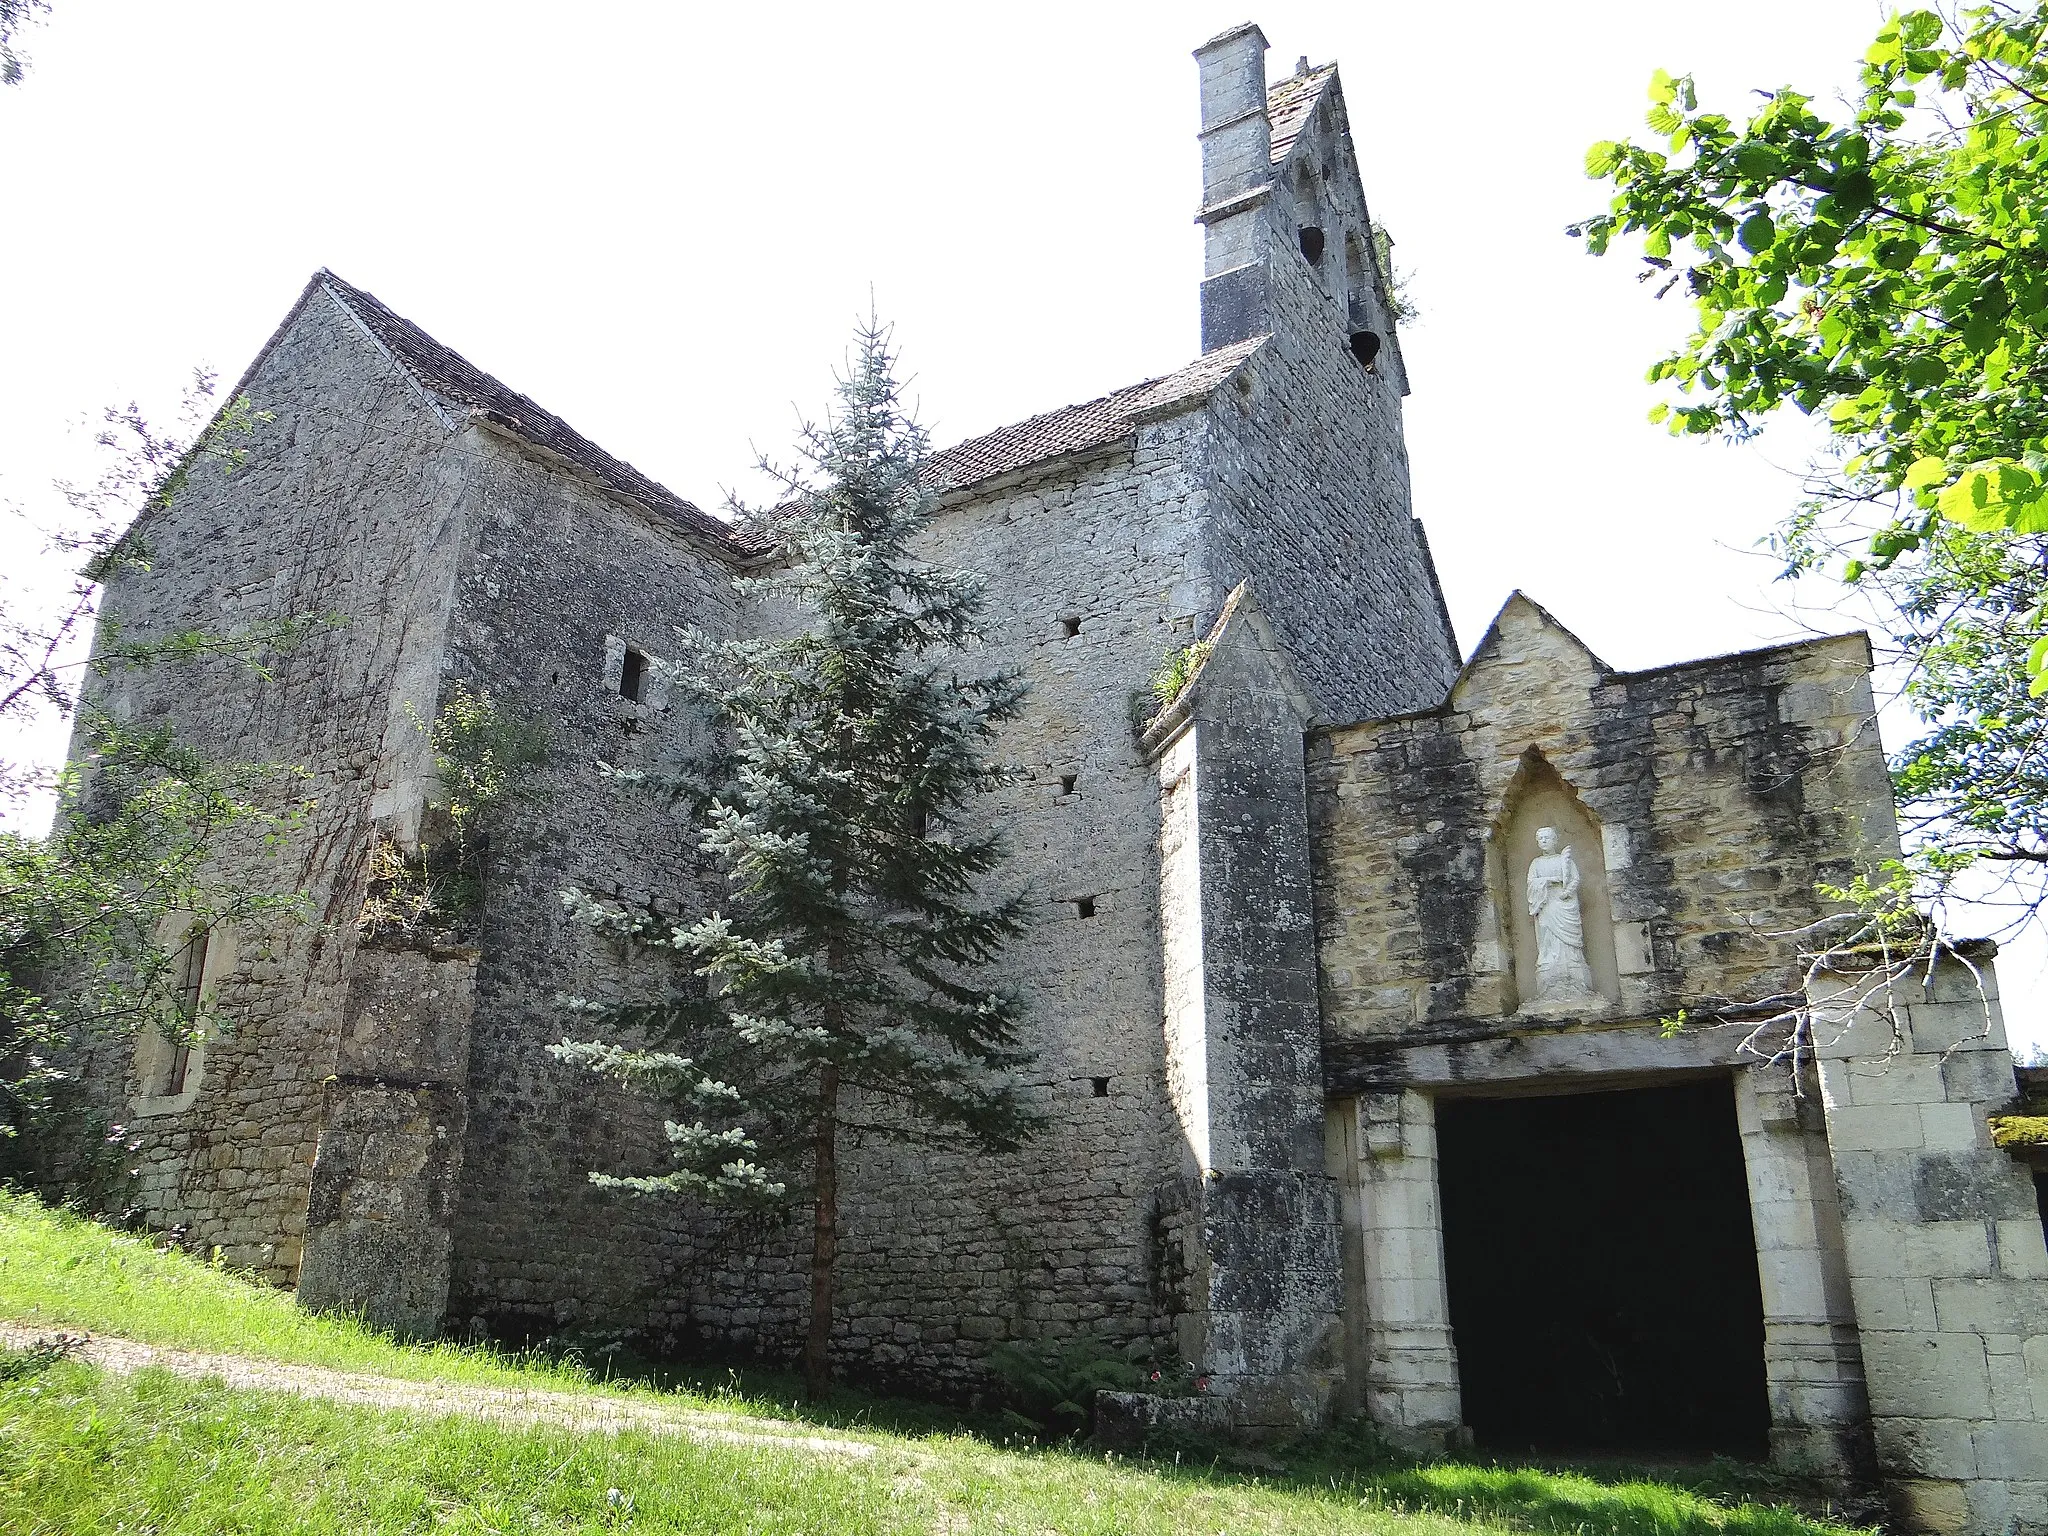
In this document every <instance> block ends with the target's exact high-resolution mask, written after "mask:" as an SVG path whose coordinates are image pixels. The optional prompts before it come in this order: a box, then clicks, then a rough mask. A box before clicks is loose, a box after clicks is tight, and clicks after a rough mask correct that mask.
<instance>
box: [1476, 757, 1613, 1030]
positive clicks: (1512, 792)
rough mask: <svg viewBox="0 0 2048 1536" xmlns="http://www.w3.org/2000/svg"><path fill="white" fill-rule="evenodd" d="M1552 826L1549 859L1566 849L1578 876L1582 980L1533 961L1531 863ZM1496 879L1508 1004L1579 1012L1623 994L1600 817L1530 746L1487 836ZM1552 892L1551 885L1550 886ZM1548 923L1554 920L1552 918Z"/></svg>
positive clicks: (1600, 1007)
mask: <svg viewBox="0 0 2048 1536" xmlns="http://www.w3.org/2000/svg"><path fill="white" fill-rule="evenodd" d="M1545 828H1549V829H1550V830H1551V831H1552V832H1554V833H1555V838H1554V839H1553V847H1552V851H1551V853H1550V854H1549V855H1547V857H1549V858H1550V859H1551V860H1552V862H1551V863H1550V864H1549V865H1547V866H1546V869H1545V872H1546V873H1553V874H1554V873H1555V872H1556V871H1557V869H1558V861H1560V860H1562V859H1563V858H1565V857H1566V856H1567V854H1568V855H1569V860H1570V865H1571V867H1572V869H1573V870H1574V871H1575V872H1576V875H1577V892H1576V899H1577V902H1578V912H1579V933H1580V949H1581V951H1582V952H1583V954H1584V957H1585V962H1586V974H1585V977H1584V983H1585V984H1584V985H1583V986H1581V985H1578V984H1576V982H1575V981H1574V980H1573V979H1572V978H1570V977H1568V976H1561V975H1559V974H1558V973H1557V972H1555V971H1553V973H1552V975H1551V976H1549V977H1548V978H1546V977H1544V976H1543V975H1542V974H1541V973H1540V972H1539V968H1538V965H1537V953H1538V946H1539V940H1538V933H1537V918H1536V917H1535V916H1534V915H1533V914H1532V913H1531V911H1530V903H1531V892H1530V866H1531V865H1532V864H1534V863H1535V862H1536V860H1537V859H1538V858H1540V857H1546V855H1545V854H1544V850H1543V848H1542V833H1543V829H1545ZM1492 852H1493V859H1492V864H1493V886H1494V892H1495V901H1496V903H1497V910H1498V912H1499V914H1500V930H1501V933H1502V934H1503V936H1504V937H1505V938H1506V940H1507V946H1508V949H1509V951H1510V953H1511V955H1512V958H1513V975H1514V996H1513V999H1512V1002H1513V1007H1512V1011H1514V1012H1519V1013H1537V1014H1559V1015H1567V1016H1572V1015H1583V1014H1587V1013H1599V1012H1604V1011H1605V1010H1606V1009H1608V1008H1611V1007H1614V1006H1616V1005H1617V1004H1618V1003H1619V1002H1620V1000H1621V985H1620V978H1619V975H1618V973H1617V971H1616V967H1615V956H1614V908H1613V905H1612V903H1611V902H1610V900H1609V898H1608V891H1607V862H1606V857H1605V853H1604V849H1603V845H1602V840H1601V831H1600V822H1599V820H1598V819H1597V818H1596V817H1595V816H1594V815H1593V813H1592V812H1591V811H1589V810H1587V809H1586V805H1585V802H1584V801H1582V800H1580V799H1579V797H1578V793H1577V792H1576V791H1575V790H1574V789H1573V788H1572V787H1571V785H1570V784H1568V783H1567V782H1565V779H1564V776H1563V775H1562V774H1560V773H1559V772H1558V771H1557V769H1556V768H1554V767H1552V766H1551V763H1550V760H1549V759H1548V758H1546V757H1545V756H1544V755H1543V754H1542V753H1541V752H1540V751H1538V750H1537V749H1536V748H1535V747H1531V748H1529V750H1528V751H1526V752H1524V753H1523V754H1522V761H1521V763H1520V765H1519V766H1518V767H1517V768H1516V769H1515V776H1514V778H1513V779H1512V780H1511V781H1510V782H1509V784H1508V789H1507V793H1506V795H1505V796H1504V797H1503V798H1502V801H1501V812H1500V818H1499V820H1498V821H1497V822H1495V824H1494V828H1493V838H1492ZM1553 894H1555V888H1553ZM1552 921H1553V924H1555V923H1556V922H1557V921H1558V919H1557V918H1555V917H1553V919H1552Z"/></svg>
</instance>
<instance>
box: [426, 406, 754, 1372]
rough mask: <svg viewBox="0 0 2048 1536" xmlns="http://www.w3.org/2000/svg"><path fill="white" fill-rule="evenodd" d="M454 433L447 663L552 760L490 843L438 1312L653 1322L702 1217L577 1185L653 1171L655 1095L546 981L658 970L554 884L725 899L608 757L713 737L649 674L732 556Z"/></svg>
mask: <svg viewBox="0 0 2048 1536" xmlns="http://www.w3.org/2000/svg"><path fill="white" fill-rule="evenodd" d="M466 447H467V451H468V452H469V454H470V456H471V462H472V465H473V475H474V486H475V489H474V502H475V509H476V510H475V514H474V517H473V520H472V530H471V537H470V543H469V547H468V549H467V552H466V554H465V558H464V560H463V567H462V573H461V579H460V583H459V586H458V589H457V597H456V608H455V618H454V623H453V627H452V637H451V644H450V649H449V655H448V658H447V676H448V682H449V684H453V683H457V682H459V683H462V684H465V685H467V686H468V687H470V688H472V689H477V690H486V691H488V692H489V694H490V695H491V697H492V698H493V699H494V700H495V701H496V702H497V703H498V704H499V705H500V706H501V707H502V708H505V709H507V710H509V711H512V712H516V713H518V714H523V715H526V716H529V717H532V718H535V719H538V720H539V721H540V722H541V723H542V725H543V726H544V727H545V729H546V731H547V734H548V738H549V755H548V760H547V762H546V764H545V765H544V766H543V768H542V769H541V770H540V771H539V772H538V774H536V775H535V776H534V778H533V779H532V780H531V782H530V783H529V784H528V785H526V786H525V788H526V790H527V792H529V793H531V794H533V795H534V796H535V797H536V798H535V799H533V801H532V802H531V803H529V804H526V805H523V806H520V807H517V808H516V809H515V810H514V811H513V812H512V813H511V814H510V815H509V816H508V817H507V818H506V821H505V823H504V825H502V826H501V827H500V828H499V829H498V830H496V831H494V832H493V834H492V842H491V847H490V849H489V852H488V857H487V868H486V873H485V897H484V903H483V910H482V914H481V928H480V932H479V938H478V948H479V949H480V951H481V957H480V959H479V960H478V962H477V969H476V982H475V989H476V1000H475V1010H474V1022H473V1024H472V1026H471V1029H470V1038H469V1056H468V1091H467V1112H468V1130H467V1136H466V1146H465V1149H464V1154H463V1159H462V1162H463V1180H462V1182H463V1195H462V1199H461V1201H460V1202H459V1204H458V1206H457V1208H456V1212H455V1221H454V1231H453V1250H454V1258H453V1273H452V1276H451V1283H450V1297H449V1323H450V1326H451V1327H453V1328H457V1329H470V1328H474V1327H476V1326H478V1325H481V1327H482V1329H483V1330H485V1331H489V1332H492V1333H495V1334H500V1335H504V1336H508V1337H512V1338H522V1337H526V1336H530V1335H539V1334H550V1333H559V1332H563V1331H574V1330H575V1329H576V1328H578V1327H580V1326H584V1325H586V1324H592V1323H598V1324H602V1325H604V1326H627V1327H635V1326H648V1327H654V1328H657V1329H659V1328H663V1327H668V1326H671V1325H672V1323H673V1322H674V1319H673V1317H672V1316H670V1315H668V1312H669V1307H670V1301H669V1298H670V1295H671V1293H672V1292H673V1291H675V1290H677V1289H678V1288H680V1287H681V1286H683V1285H686V1283H687V1282H686V1281H679V1280H678V1274H679V1273H686V1272H687V1271H688V1269H689V1267H690V1265H691V1264H692V1262H693V1261H694V1259H695V1257H696V1256H697V1255H698V1254H699V1253H700V1251H701V1250H702V1249H703V1247H704V1244H705V1243H706V1242H707V1241H709V1240H710V1238H711V1235H715V1234H712V1233H711V1229H710V1228H709V1227H707V1225H706V1224H705V1223H704V1222H702V1221H701V1220H700V1219H699V1216H698V1213H697V1212H695V1211H694V1210H693V1209H692V1208H691V1207H690V1206H688V1205H687V1204H686V1203H684V1202H679V1201H675V1200H656V1199H641V1198H635V1197H632V1196H630V1195H626V1194H623V1193H620V1192H615V1191H603V1190H599V1189H596V1188H594V1187H593V1186H592V1185H591V1184H590V1182H589V1174H590V1173H591V1171H592V1170H601V1171H604V1172H608V1173H624V1172H633V1173H643V1172H650V1171H653V1172H659V1171H661V1170H663V1169H665V1168H666V1167H668V1165H669V1163H668V1156H667V1152H666V1144H665V1142H664V1141H663V1138H662V1135H661V1124H662V1118H663V1115H662V1108H661V1106H658V1105H656V1104H653V1103H650V1102H648V1101H646V1100H645V1099H642V1098H640V1097H638V1096H636V1095H633V1094H630V1093H628V1092H626V1091H625V1090H623V1089H620V1088H618V1087H617V1086H616V1085H613V1084H610V1083H608V1082H605V1081H602V1080H600V1079H598V1078H595V1077H593V1076H591V1075H590V1074H588V1073H586V1072H583V1071H580V1070H573V1069H571V1068H568V1067H566V1066H563V1065H562V1064H561V1063H559V1062H557V1061H555V1060H554V1058H552V1057H551V1056H549V1055H548V1054H547V1047H548V1046H549V1045H550V1044H552V1043H554V1042H555V1041H558V1040H560V1039H562V1038H563V1036H564V1035H565V1034H569V1033H574V1032H575V1025H574V1023H573V1022H572V1021H571V1020H570V1019H569V1018H568V1017H567V1016H566V1015H565V1014H564V1013H563V1012H562V1011H561V1010H560V1009H559V1008H558V1007H557V1006H556V1003H555V998H556V997H557V996H558V995H559V994H562V993H570V994H575V995H582V996H589V997H593V998H618V997H632V996H650V997H651V996H658V995H660V994H661V992H662V990H663V988H664V986H665V985H666V982H667V977H666V975H665V974H664V972H663V971H662V969H661V967H660V965H659V962H658V961H656V960H654V959H652V958H650V957H648V956H644V955H643V956H639V957H637V958H635V959H633V960H631V961H628V960H626V959H625V958H624V957H623V956H621V955H619V954H616V953H614V952H613V951H612V949H611V947H610V946H609V945H607V944H605V943H603V942H602V941H600V940H598V939H597V938H595V937H594V936H593V935H591V934H590V933H589V932H588V930H586V929H584V928H583V927H582V926H581V925H580V924H576V923H574V922H572V921H571V920H570V918H569V916H568V915H567V913H566V912H565V911H564V910H563V907H562V903H561V900H560V892H561V891H563V890H564V889H565V888H568V887H570V886H578V887H582V888H585V889H588V890H592V891H595V892H597V893H599V894H602V895H607V896H616V897H619V898H623V899H624V900H626V901H629V902H632V903H636V904H644V903H647V902H650V901H658V902H660V903H661V904H662V906H663V909H664V910H669V909H670V908H671V906H672V905H674V904H683V910H684V911H685V912H686V913H687V912H695V911H702V910H708V909H709V908H710V906H712V905H714V904H716V902H717V900H718V899H719V895H720V894H722V886H717V885H715V884H714V885H707V883H706V882H705V880H704V879H703V878H702V871H701V870H700V860H699V857H698V855H697V853H696V831H695V829H694V827H692V826H691V825H690V824H689V823H688V822H687V820H686V819H685V818H684V817H683V815H682V813H681V812H680V811H678V810H674V809H671V808H670V807H669V806H667V805H666V804H665V803H663V802H662V801H661V799H660V798H659V797H658V796H656V795H654V794H652V793H649V792H647V791H645V790H641V789H636V788H634V787H633V786H631V785H629V784H625V783H622V782H620V781H619V780H618V779H616V778H614V777H612V776H611V775H610V774H608V773H607V772H606V767H610V768H614V769H624V770H635V769H637V770H643V771H647V772H652V773H660V772H662V771H663V770H665V769H671V768H673V767H674V766H675V765H676V763H677V761H678V760H679V758H680V756H681V755H682V754H684V753H686V752H689V751H693V750H695V749H697V748H699V747H701V746H702V745H704V743H705V736H706V726H705V723H704V722H703V720H702V719H701V718H700V717H699V716H697V715H696V714H695V713H694V712H693V711H692V710H691V709H690V708H689V707H687V706H686V705H685V704H684V703H683V702H682V701H681V700H680V699H679V698H676V697H675V696H674V694H673V692H672V690H671V689H670V688H669V687H668V686H667V680H666V677H665V676H664V675H663V674H662V673H661V672H660V670H659V669H660V664H662V663H664V662H668V661H672V660H673V659H674V658H675V657H676V656H677V654H678V650H679V638H680V635H681V633H682V631H683V630H684V629H686V628H690V627H694V628H697V629H699V630H701V631H703V632H704V633H706V634H707V635H709V636H712V637H714V638H717V637H722V636H724V635H726V634H729V633H730V632H731V631H732V628H733V625H734V621H735V620H734V616H735V612H736V609H737V604H738V600H737V597H736V594H735V593H734V591H733V587H732V577H733V573H734V567H733V565H732V563H731V560H730V558H729V557H728V556H727V555H726V554H725V553H724V552H723V551H720V550H718V549H716V548H714V547H713V546H712V545H711V544H710V543H709V541H707V540H705V539H702V538H699V537H696V536H693V535H691V534H688V533H685V532H683V531H682V530H680V529H678V528H677V527H676V526H675V525H674V524H673V523H671V522H669V521H668V520H667V519H665V518H662V517H661V516H659V515H658V514H651V513H648V512H646V511H643V510H641V509H640V508H638V507H636V506H634V505H631V504H629V503H627V502H624V501H622V500H620V499H619V498H617V497H615V496H612V495H610V494H608V493H606V492H604V491H603V490H601V489H599V488H598V487H596V486H595V485H593V484H592V483H590V482H589V481H588V480H586V479H584V478H582V477H581V476H579V475H577V474H575V473H574V472H572V471H570V470H568V469H566V468H564V467H563V466H561V465H559V464H556V463H553V462H550V461H549V460H547V459H545V458H542V457H540V456H539V455H537V454H536V453H534V452H533V451H532V450H530V449H528V448H527V447H525V446H524V445H523V444H521V443H519V442H517V441H515V440H513V439H510V438H507V437H504V436H501V435H498V434H496V433H493V432H491V431H489V430H487V429H484V428H481V427H478V428H473V429H472V431H471V433H470V435H469V437H468V440H467V443H466ZM626 646H631V647H633V648H634V649H636V650H638V651H639V652H640V653H641V654H642V655H644V656H645V657H647V658H648V659H649V661H650V663H651V664H652V665H653V666H654V668H655V671H654V672H653V674H652V675H651V676H650V678H649V680H648V684H647V686H646V687H645V689H644V690H643V697H642V699H641V701H639V702H634V701H631V700H628V699H626V698H625V697H623V696H622V695H621V693H620V691H619V681H620V676H619V674H620V665H621V661H622V658H623V653H624V649H625V647H626ZM712 1225H713V1226H715V1224H712Z"/></svg>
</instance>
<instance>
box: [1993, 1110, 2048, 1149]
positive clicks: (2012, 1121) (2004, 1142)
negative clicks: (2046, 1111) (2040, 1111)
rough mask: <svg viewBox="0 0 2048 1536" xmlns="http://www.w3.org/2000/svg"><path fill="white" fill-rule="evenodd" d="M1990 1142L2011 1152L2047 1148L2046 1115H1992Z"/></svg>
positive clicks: (2047, 1119) (2047, 1130) (2047, 1121)
mask: <svg viewBox="0 0 2048 1536" xmlns="http://www.w3.org/2000/svg"><path fill="white" fill-rule="evenodd" d="M1990 1123H1991V1140H1992V1142H1993V1143H1994V1144H1995V1145H1997V1146H2001V1147H2004V1148H2005V1149H2006V1150H2007V1151H2012V1150H2015V1149H2017V1148H2021V1147H2048V1115H1993V1116H1992V1117H1991V1122H1990Z"/></svg>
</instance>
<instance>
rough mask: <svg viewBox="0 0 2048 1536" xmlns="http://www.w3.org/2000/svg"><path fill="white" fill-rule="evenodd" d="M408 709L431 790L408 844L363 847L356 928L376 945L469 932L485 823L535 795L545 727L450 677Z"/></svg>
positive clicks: (479, 890) (487, 838)
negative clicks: (430, 706) (366, 853)
mask: <svg viewBox="0 0 2048 1536" xmlns="http://www.w3.org/2000/svg"><path fill="white" fill-rule="evenodd" d="M411 715H412V723H413V726H414V728H415V729H416V730H418V731H419V732H420V733H421V735H423V736H424V737H426V740H427V747H428V750H429V751H430V752H431V753H432V755H433V762H434V783H435V786H436V789H435V793H434V795H433V797H432V802H431V804H430V806H429V808H428V814H427V816H426V818H425V825H424V827H423V828H422V833H421V836H420V839H419V843H418V846H417V847H416V848H413V849H411V850H407V849H405V848H402V847H400V846H399V844H398V843H397V842H395V841H394V840H392V839H390V838H388V837H387V838H380V839H379V840H378V842H377V843H376V845H375V846H374V847H373V848H372V849H371V852H370V882H369V891H368V894H367V895H366V896H365V898H364V900H363V910H362V914H361V916H360V917H359V918H358V919H357V925H356V926H357V931H358V933H359V934H360V935H361V937H362V938H363V939H364V940H365V941H366V942H371V943H379V944H386V945H394V944H395V945H407V944H417V943H435V942H441V943H452V942H459V941H461V940H464V939H467V938H470V937H473V936H474V929H475V926H476V921H477V916H478V911H479V908H480V906H481V903H482V899H483V871H484V859H485V856H486V855H487V854H488V853H489V851H490V845H491V836H492V833H493V831H494V829H499V828H502V826H503V821H504V814H505V812H506V811H508V810H509V809H511V808H512V807H513V806H516V805H521V804H527V803H530V802H531V801H533V800H535V799H536V798H538V795H539V788H538V784H537V774H538V771H539V769H540V768H541V766H542V765H543V764H545V763H546V761H547V755H548V743H547V732H546V731H545V730H544V729H543V728H542V726H541V724H540V722H539V721H537V720H534V719H532V718H531V717H529V716H526V715H523V714H520V713H519V712H517V711H516V710H511V709H508V708H506V707H505V706H504V705H502V704H500V703H498V702H497V701H496V700H495V699H493V698H492V697H491V695H490V693H489V691H488V690H484V689H472V688H470V687H469V685H468V684H466V683H460V682H458V683H455V684H453V685H451V686H450V688H449V689H448V692H447V696H446V697H445V698H444V699H443V700H442V702H441V707H440V708H439V709H438V710H436V711H435V713H434V718H433V720H432V722H428V721H426V720H423V719H421V718H420V716H419V714H418V712H417V711H411Z"/></svg>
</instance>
